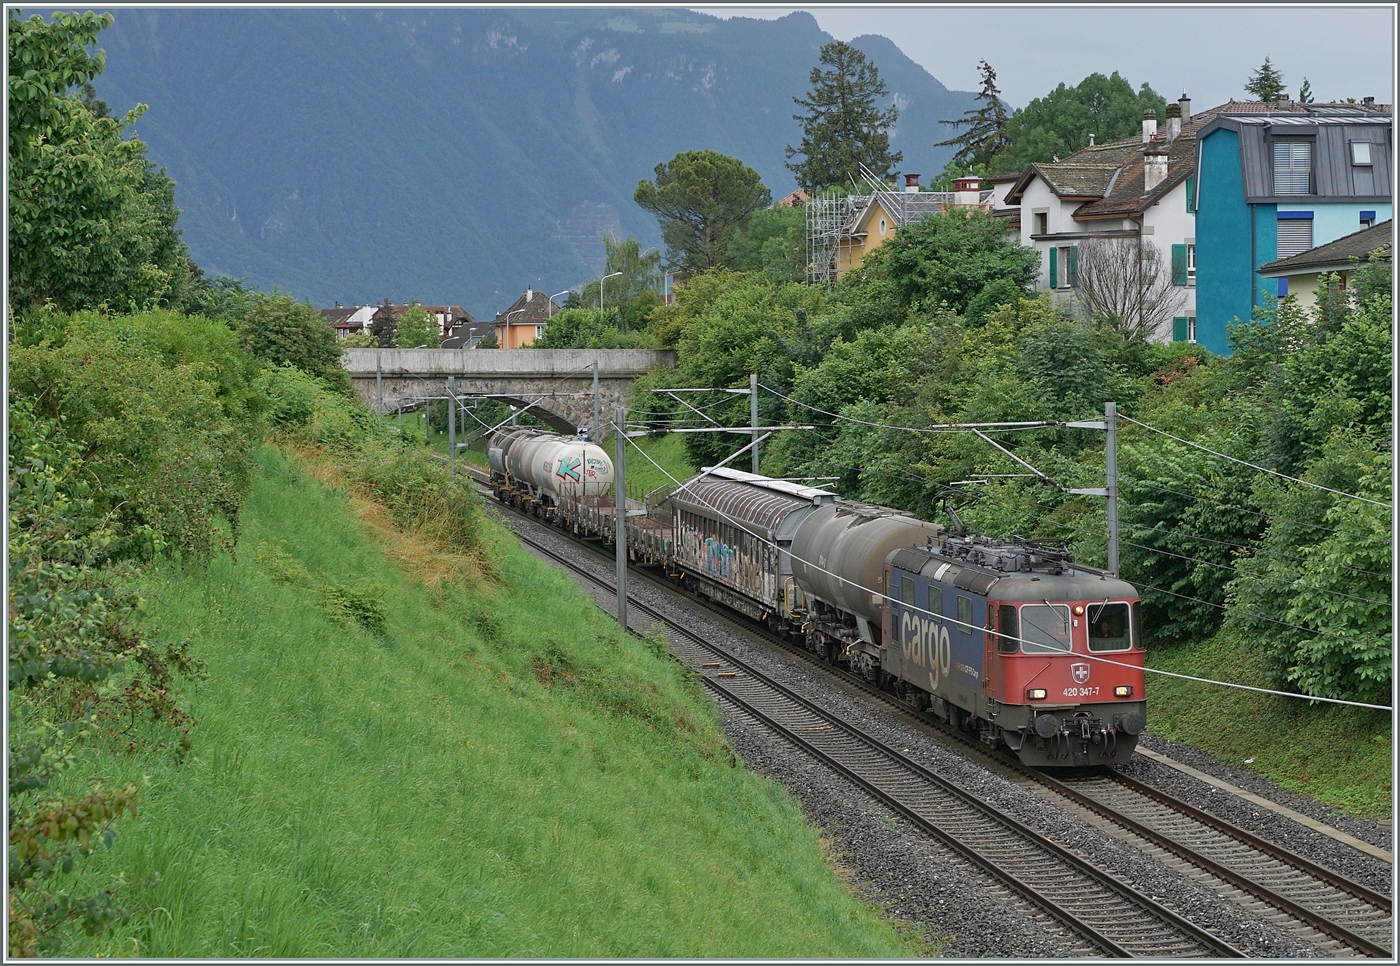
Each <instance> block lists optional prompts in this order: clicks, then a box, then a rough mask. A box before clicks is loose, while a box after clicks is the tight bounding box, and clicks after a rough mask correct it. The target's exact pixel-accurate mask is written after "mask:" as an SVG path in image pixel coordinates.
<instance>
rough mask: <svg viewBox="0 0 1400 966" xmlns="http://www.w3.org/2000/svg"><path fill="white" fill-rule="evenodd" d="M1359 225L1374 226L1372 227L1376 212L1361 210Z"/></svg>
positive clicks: (1374, 223)
mask: <svg viewBox="0 0 1400 966" xmlns="http://www.w3.org/2000/svg"><path fill="white" fill-rule="evenodd" d="M1361 227H1362V228H1374V227H1376V213H1375V212H1374V211H1363V212H1362V213H1361Z"/></svg>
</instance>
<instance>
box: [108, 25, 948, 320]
mask: <svg viewBox="0 0 1400 966" xmlns="http://www.w3.org/2000/svg"><path fill="white" fill-rule="evenodd" d="M114 16H115V18H116V22H115V24H114V25H113V26H112V27H111V28H110V29H109V30H106V31H104V32H103V34H102V37H101V46H102V47H103V48H104V49H105V50H106V51H107V53H108V65H109V66H108V69H107V71H106V73H104V74H103V75H102V76H100V77H99V78H98V79H97V83H96V86H97V91H98V96H99V97H101V98H102V99H103V100H105V101H107V102H108V103H109V105H110V107H111V109H112V111H113V113H121V112H124V111H126V110H128V109H129V108H130V107H131V106H132V105H133V104H135V103H136V102H138V101H140V102H143V103H146V104H148V105H150V110H149V112H147V114H146V116H145V117H144V118H143V119H142V120H141V121H140V123H139V125H138V131H139V133H140V136H141V137H142V138H144V139H145V140H146V141H147V142H148V144H149V145H150V156H151V158H152V159H153V160H154V161H155V162H156V163H158V164H160V165H163V166H165V168H166V169H167V170H168V172H169V174H170V175H171V177H173V178H174V179H175V181H176V182H177V184H178V192H177V203H178V204H179V206H180V208H181V210H182V211H183V217H182V219H181V222H180V225H181V227H182V228H183V230H184V237H185V240H186V242H187V243H188V244H189V246H190V250H191V253H192V254H193V256H194V258H195V260H196V261H197V262H198V263H199V264H200V265H201V266H202V267H203V268H204V270H205V271H206V272H207V273H210V274H228V275H233V276H246V277H247V278H248V280H249V283H250V284H253V285H257V286H260V287H270V286H271V285H272V284H273V282H274V281H275V282H277V283H278V284H280V285H282V286H283V287H284V288H290V289H291V291H293V292H294V293H296V294H297V295H298V296H306V297H309V298H311V299H312V300H313V301H315V302H317V303H318V304H330V303H331V302H332V301H335V300H340V301H342V302H345V303H346V304H350V303H351V302H352V301H359V302H364V301H367V300H379V299H383V298H386V297H387V298H393V299H395V300H403V299H406V298H408V297H416V298H418V299H420V300H421V301H424V302H430V303H432V302H455V303H459V304H462V305H464V306H465V307H466V308H467V309H469V310H470V311H471V312H473V313H474V314H476V315H478V316H480V315H490V314H492V313H494V312H495V311H497V310H499V309H500V308H501V307H503V306H504V305H506V304H507V303H509V302H510V301H511V300H512V299H514V298H515V296H516V295H518V294H519V292H520V291H521V290H523V289H524V288H525V287H526V286H527V285H533V286H535V287H537V288H543V289H545V290H546V291H549V292H553V291H557V290H559V289H563V288H565V287H568V286H570V285H572V284H576V283H578V282H580V281H582V280H584V279H586V278H588V277H590V276H591V275H593V274H595V273H596V272H597V270H598V269H599V268H600V267H601V265H602V260H603V245H602V242H601V235H602V233H603V232H604V231H605V230H608V229H611V230H613V231H614V232H616V233H618V234H620V235H622V236H625V235H627V234H631V235H634V236H636V237H637V238H639V239H641V240H642V241H643V243H644V244H647V245H655V244H658V243H659V241H660V235H659V232H658V230H657V227H656V223H655V221H654V220H653V219H652V217H651V216H650V215H648V214H647V213H646V212H644V211H642V210H641V209H639V208H638V207H637V206H636V205H635V204H634V203H633V202H632V192H633V191H634V189H635V188H636V185H637V182H638V181H639V180H640V179H641V178H644V177H648V176H650V175H651V174H652V169H653V168H654V166H655V165H656V164H657V163H658V162H661V161H665V160H669V159H670V158H671V157H672V156H674V155H675V154H676V152H678V151H682V150H691V149H700V148H713V149H715V150H717V151H720V152H723V153H725V154H730V155H733V156H735V157H738V158H741V159H742V160H743V161H744V162H745V163H747V164H749V165H751V166H752V167H754V168H755V169H756V170H758V171H759V172H760V174H761V175H762V176H763V180H764V183H765V184H766V185H768V187H769V188H770V189H771V190H772V192H773V196H774V198H779V197H781V196H782V195H784V194H786V193H787V192H788V191H791V190H792V188H793V187H794V182H793V179H792V176H791V174H790V173H789V172H788V171H787V169H786V168H785V167H784V164H783V162H784V153H783V150H784V147H785V146H786V145H788V144H796V143H797V142H798V141H799V139H800V130H799V127H798V125H797V122H796V121H794V120H793V119H792V115H793V113H794V112H795V109H796V108H795V105H794V104H793V103H792V97H793V96H794V95H799V96H800V95H803V94H804V93H805V92H806V90H807V87H808V73H809V71H810V70H811V68H812V67H813V66H814V65H815V64H816V63H817V51H818V48H819V47H820V46H821V44H823V43H825V42H827V41H829V40H831V39H832V38H831V37H830V36H829V35H828V34H826V33H825V32H823V31H822V30H821V29H820V28H819V27H818V26H817V23H816V21H815V20H814V19H813V18H812V17H811V16H810V15H809V14H805V13H794V14H791V15H789V16H787V17H784V18H782V19H781V20H776V21H759V20H750V19H741V18H735V19H732V20H729V21H725V20H720V19H718V18H715V17H711V16H708V15H705V14H699V13H692V12H687V11H667V10H638V9H630V10H620V11H619V10H583V9H563V10H543V9H538V10H529V9H524V10H522V9H516V10H480V9H459V10H443V9H438V10H406V9H387V10H380V11H375V10H363V9H361V10H331V9H307V10H232V9H201V10H171V9H146V10H131V9H122V10H116V11H114ZM854 43H855V46H857V47H859V48H860V49H862V50H863V51H864V52H865V53H866V54H867V55H868V56H870V57H871V59H872V60H873V61H874V62H875V64H876V65H877V66H878V67H879V69H880V71H881V74H882V76H883V77H884V78H885V80H886V82H887V84H888V85H889V90H890V96H891V97H892V98H894V99H895V100H896V102H897V103H898V104H899V105H900V107H901V115H900V118H899V122H898V124H897V126H896V129H895V133H894V137H893V138H892V148H893V149H894V150H902V151H903V152H904V163H903V165H902V168H903V170H905V171H911V172H918V173H921V174H923V175H925V177H927V176H930V175H932V174H936V173H937V172H938V171H940V170H941V169H942V167H943V165H944V163H945V162H946V161H947V160H948V158H949V157H950V156H951V151H950V149H948V148H938V149H935V148H934V147H933V144H934V142H936V141H939V140H942V139H943V138H945V137H947V131H948V129H947V128H946V127H942V126H941V125H939V123H938V121H939V120H940V119H941V118H951V117H957V116H959V115H960V114H961V113H962V112H963V111H964V110H966V109H967V108H968V107H969V106H970V105H971V104H972V97H973V95H972V94H971V93H967V92H957V91H949V90H948V89H947V88H945V87H944V86H943V85H942V84H940V83H939V82H938V81H937V80H936V79H934V78H933V77H932V76H931V75H930V74H929V73H928V72H927V71H925V70H924V69H923V68H922V67H920V66H919V65H918V64H916V63H914V62H913V61H911V60H910V59H908V58H907V57H905V56H904V55H903V54H902V53H900V51H899V50H898V48H897V47H896V46H895V45H894V44H893V43H892V42H891V41H889V40H888V39H886V38H884V37H876V36H868V37H862V38H859V39H857V40H856V41H855V42H854Z"/></svg>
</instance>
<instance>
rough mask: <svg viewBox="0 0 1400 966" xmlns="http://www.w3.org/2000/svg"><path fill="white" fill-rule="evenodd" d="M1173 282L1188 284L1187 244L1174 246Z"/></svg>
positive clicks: (1174, 283) (1175, 283)
mask: <svg viewBox="0 0 1400 966" xmlns="http://www.w3.org/2000/svg"><path fill="white" fill-rule="evenodd" d="M1172 284H1173V285H1185V284H1186V246H1185V245H1173V246H1172Z"/></svg>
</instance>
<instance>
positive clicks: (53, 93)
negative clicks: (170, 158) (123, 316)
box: [8, 9, 194, 311]
mask: <svg viewBox="0 0 1400 966" xmlns="http://www.w3.org/2000/svg"><path fill="white" fill-rule="evenodd" d="M110 23H111V16H110V15H108V14H102V15H98V14H93V13H85V14H76V13H55V14H54V15H53V19H52V20H51V21H48V22H45V21H44V19H43V17H41V16H39V15H37V14H36V15H34V16H32V17H30V18H29V19H27V20H25V19H22V17H21V13H20V11H18V10H14V9H12V10H10V11H9V19H8V42H9V70H10V73H9V80H8V91H9V99H8V104H9V163H10V171H9V176H10V181H9V191H8V197H9V231H10V235H9V272H10V274H9V300H10V304H11V305H12V306H13V307H14V308H16V309H18V310H21V311H23V310H26V309H28V308H29V307H31V306H38V305H43V304H46V303H51V304H53V305H55V306H57V307H58V308H59V309H61V310H64V311H73V310H75V309H92V308H97V307H99V306H108V307H110V308H112V309H115V310H118V311H135V310H138V309H143V308H151V307H156V306H165V305H175V306H182V305H184V303H185V302H186V301H187V300H188V298H189V297H190V296H191V294H192V290H193V285H194V277H193V274H192V271H191V263H190V260H189V257H188V255H187V254H186V251H185V246H184V243H183V242H181V241H180V237H179V232H178V231H177V230H176V229H175V221H176V219H177V218H178V217H179V212H178V210H177V209H176V208H175V200H174V198H175V192H174V184H173V183H172V182H171V181H170V179H169V178H167V177H166V176H165V175H164V173H163V172H160V171H157V170H155V169H154V168H153V167H152V166H151V165H150V164H149V163H148V162H147V160H146V146H145V144H144V143H142V142H141V141H140V140H139V139H137V138H135V137H130V138H127V137H123V135H124V134H125V133H126V132H127V129H128V128H130V126H131V125H132V124H134V123H135V121H136V119H137V118H138V117H140V115H141V113H142V111H144V109H145V108H144V105H138V106H137V107H136V108H135V109H133V110H132V111H131V113H129V114H128V115H126V116H125V117H123V118H113V117H103V116H99V113H100V112H98V111H95V110H93V109H92V108H91V107H89V106H88V105H87V104H85V103H84V99H83V97H82V96H81V88H82V87H84V86H85V85H88V84H89V83H90V82H91V80H92V79H93V78H94V77H96V76H97V75H98V74H99V73H101V71H102V69H103V67H104V64H105V58H104V56H103V55H102V54H101V53H100V52H98V53H92V52H90V50H89V48H90V47H91V46H92V45H93V44H94V43H95V42H96V39H97V34H98V32H99V31H100V30H101V29H102V28H103V27H105V26H107V25H109V24H110ZM90 89H91V88H90V87H89V90H90Z"/></svg>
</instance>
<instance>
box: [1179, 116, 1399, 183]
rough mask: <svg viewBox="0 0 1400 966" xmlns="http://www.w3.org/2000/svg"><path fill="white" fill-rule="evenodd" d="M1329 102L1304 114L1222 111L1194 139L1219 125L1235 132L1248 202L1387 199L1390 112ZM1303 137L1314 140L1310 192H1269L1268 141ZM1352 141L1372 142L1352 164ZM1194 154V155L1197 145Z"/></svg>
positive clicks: (1270, 162) (1270, 156)
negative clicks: (1364, 160)
mask: <svg viewBox="0 0 1400 966" xmlns="http://www.w3.org/2000/svg"><path fill="white" fill-rule="evenodd" d="M1342 110H1343V107H1341V106H1338V107H1333V106H1331V105H1328V110H1326V111H1311V112H1308V113H1306V114H1304V113H1300V112H1298V111H1295V110H1287V111H1277V112H1270V113H1258V114H1248V115H1238V114H1227V113H1221V114H1219V115H1217V116H1216V117H1215V119H1214V120H1212V121H1211V122H1210V123H1209V124H1207V125H1205V127H1203V128H1202V129H1201V130H1200V132H1199V133H1198V134H1197V136H1196V140H1197V144H1198V145H1199V144H1200V143H1202V142H1203V141H1204V140H1205V138H1207V137H1209V136H1210V135H1211V134H1213V133H1214V132H1216V131H1218V130H1222V129H1223V130H1229V131H1234V132H1235V133H1236V134H1238V135H1239V141H1240V166H1241V172H1242V174H1243V176H1244V194H1245V201H1246V202H1248V203H1250V204H1273V203H1286V204H1297V203H1306V202H1307V201H1309V200H1316V201H1320V202H1328V201H1333V202H1335V201H1343V200H1345V201H1358V202H1361V201H1377V202H1388V201H1389V200H1390V197H1391V192H1392V185H1391V181H1390V167H1391V150H1392V149H1391V139H1392V135H1391V124H1392V121H1391V115H1390V113H1389V112H1388V111H1385V112H1381V111H1377V110H1370V109H1364V108H1362V107H1361V105H1355V106H1352V109H1351V110H1350V112H1349V113H1345V114H1344V113H1342ZM1290 139H1291V140H1297V139H1308V140H1310V141H1312V143H1313V144H1314V145H1315V147H1314V150H1313V157H1312V182H1313V183H1312V189H1313V190H1312V192H1311V193H1310V194H1306V195H1276V194H1275V193H1274V168H1273V147H1272V146H1273V143H1274V141H1276V140H1290ZM1352 141H1366V142H1369V143H1370V145H1371V163H1370V164H1368V165H1354V164H1352V161H1351V145H1350V142H1352ZM1197 150H1198V157H1199V148H1198V149H1197Z"/></svg>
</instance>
